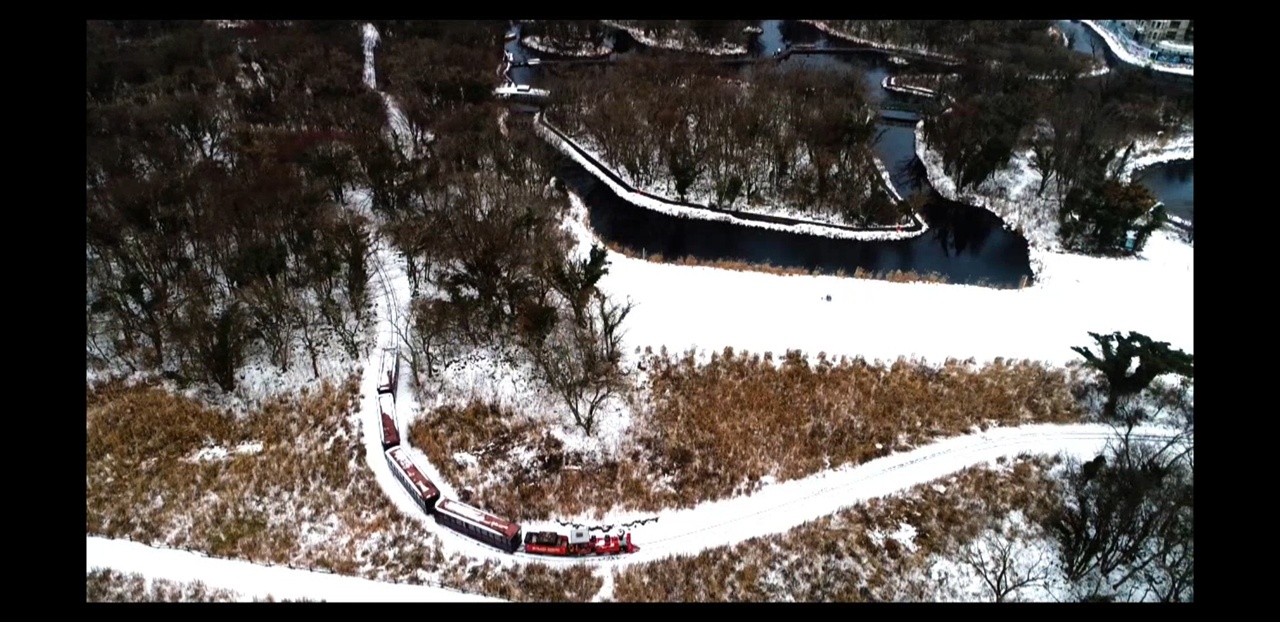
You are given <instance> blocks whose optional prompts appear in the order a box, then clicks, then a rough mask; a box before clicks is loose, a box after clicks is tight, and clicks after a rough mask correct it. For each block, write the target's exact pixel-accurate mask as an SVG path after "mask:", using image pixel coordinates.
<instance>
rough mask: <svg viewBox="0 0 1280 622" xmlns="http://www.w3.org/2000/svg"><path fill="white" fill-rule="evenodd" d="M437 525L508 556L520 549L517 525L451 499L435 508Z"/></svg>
mask: <svg viewBox="0 0 1280 622" xmlns="http://www.w3.org/2000/svg"><path fill="white" fill-rule="evenodd" d="M436 522H437V523H440V524H441V525H444V526H446V527H448V528H450V529H453V530H454V531H457V532H459V533H462V534H464V535H467V536H470V537H472V538H475V539H476V540H479V541H481V542H484V543H485V544H488V545H490V546H495V547H497V548H500V549H502V550H504V551H506V552H508V553H514V552H516V551H517V550H519V549H520V524H519V523H513V522H511V521H509V520H507V519H505V518H500V517H498V516H494V515H493V514H490V513H488V512H485V511H484V510H481V509H480V508H475V507H471V506H469V505H467V504H465V503H462V502H460V501H455V500H453V499H441V500H440V501H439V502H438V503H437V504H436Z"/></svg>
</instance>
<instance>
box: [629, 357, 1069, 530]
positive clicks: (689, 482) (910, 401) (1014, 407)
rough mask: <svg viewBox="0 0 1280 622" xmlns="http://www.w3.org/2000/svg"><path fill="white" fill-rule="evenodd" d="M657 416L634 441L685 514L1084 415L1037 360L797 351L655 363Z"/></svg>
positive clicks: (641, 425) (652, 391)
mask: <svg viewBox="0 0 1280 622" xmlns="http://www.w3.org/2000/svg"><path fill="white" fill-rule="evenodd" d="M645 368H646V369H647V370H648V371H649V399H650V401H651V407H650V408H648V409H647V410H646V412H644V414H643V415H642V418H643V420H642V421H639V422H637V424H636V426H635V430H636V433H637V435H638V436H637V438H638V442H639V443H640V444H641V445H642V446H643V447H644V448H645V455H646V457H648V458H649V460H650V464H651V467H652V468H653V469H654V470H655V471H656V472H657V475H658V477H657V478H655V479H654V480H653V481H665V482H669V485H670V488H669V490H668V491H667V493H668V495H667V496H670V497H674V500H675V501H676V502H677V503H679V504H680V505H685V506H691V505H694V504H696V503H698V502H700V501H702V500H705V499H717V498H724V497H729V496H733V495H735V494H741V493H743V492H747V491H749V490H751V489H753V488H755V487H756V486H758V485H759V482H760V480H761V479H762V478H764V477H765V476H771V477H773V478H776V479H777V480H780V481H783V480H790V479H797V478H801V477H804V476H807V475H810V474H813V473H816V472H819V471H822V470H824V469H828V468H835V467H838V466H841V465H843V464H859V463H863V462H866V461H868V460H871V459H873V458H877V457H881V456H884V455H887V454H889V453H891V452H893V451H901V450H906V449H909V448H911V447H916V446H920V445H923V444H927V443H928V442H931V441H934V440H937V439H940V438H944V437H950V436H957V435H961V434H965V433H968V432H970V431H971V430H972V429H973V428H974V427H985V426H989V425H1010V426H1012V425H1021V424H1027V423H1047V422H1054V423H1065V422H1071V421H1078V420H1080V419H1081V418H1082V417H1083V414H1084V413H1083V411H1082V409H1081V408H1080V407H1079V406H1078V404H1077V402H1076V400H1075V399H1074V398H1073V396H1072V392H1071V387H1072V386H1073V383H1074V381H1075V377H1076V373H1075V371H1074V370H1072V369H1055V368H1050V367H1047V366H1045V365H1043V364H1040V363H1035V362H1031V361H1012V362H1010V361H1004V360H1000V359H997V360H996V361H995V362H994V363H993V364H991V365H987V366H982V367H979V366H977V365H975V364H973V363H972V362H964V361H957V360H954V359H949V360H947V361H946V362H945V363H943V364H942V365H941V366H930V365H928V364H926V363H924V362H923V361H907V360H905V359H899V360H897V361H895V362H893V363H891V364H884V363H880V362H876V363H869V362H866V361H864V360H861V359H856V360H850V359H846V358H841V359H840V360H838V361H834V360H831V359H828V358H827V357H826V356H825V355H823V354H819V355H818V357H817V360H816V361H813V362H810V361H809V360H808V358H807V357H806V356H803V355H801V354H799V353H797V352H789V353H787V354H786V355H785V356H784V357H782V359H781V360H780V361H778V362H777V364H775V362H774V361H773V358H772V356H771V355H770V354H769V353H766V354H765V355H764V356H763V357H761V356H759V355H748V354H745V353H736V352H734V351H733V350H732V349H726V350H725V351H724V352H723V353H721V354H713V356H712V357H711V360H710V361H709V362H707V363H706V364H703V365H699V364H698V363H697V362H696V359H695V357H694V354H693V353H692V352H688V353H686V354H685V356H684V357H683V358H682V359H674V358H672V357H669V356H667V355H666V354H665V352H664V353H663V354H661V355H650V356H649V357H648V360H647V361H646V363H645Z"/></svg>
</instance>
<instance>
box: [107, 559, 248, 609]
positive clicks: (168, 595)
mask: <svg viewBox="0 0 1280 622" xmlns="http://www.w3.org/2000/svg"><path fill="white" fill-rule="evenodd" d="M84 583H85V602H90V603H102V602H112V603H138V602H162V603H179V602H181V603H233V602H236V601H238V600H240V598H239V595H238V594H236V593H235V592H233V591H231V590H224V589H218V588H212V589H211V588H209V587H208V586H206V585H205V584H204V582H203V581H194V582H191V583H182V582H178V581H170V580H168V579H151V580H150V581H148V580H147V578H146V577H144V576H142V575H140V574H136V573H130V574H125V573H123V572H118V571H115V570H110V569H103V568H99V569H95V570H90V571H89V572H87V573H85V577H84Z"/></svg>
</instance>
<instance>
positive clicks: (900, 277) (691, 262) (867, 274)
mask: <svg viewBox="0 0 1280 622" xmlns="http://www.w3.org/2000/svg"><path fill="white" fill-rule="evenodd" d="M605 245H606V246H608V247H609V250H612V251H614V252H615V253H621V254H623V255H626V256H628V257H632V258H635V259H644V260H646V261H653V262H657V263H665V264H672V265H679V266H702V267H705V268H719V269H721V270H733V271H735V272H764V273H766V274H776V275H779V276H816V275H821V274H826V273H825V272H822V271H819V270H809V269H806V268H797V267H793V266H775V265H772V264H770V263H767V262H766V263H750V262H746V261H729V260H723V259H722V260H709V259H698V258H695V257H689V256H685V257H666V256H664V255H662V254H661V253H653V254H649V253H643V254H642V253H639V252H636V251H635V250H633V249H631V248H629V247H626V246H622V245H620V244H617V243H615V242H606V243H605ZM834 274H835V276H839V277H845V276H852V277H853V278H855V279H876V280H881V281H890V282H893V283H946V282H947V278H946V277H945V276H943V275H942V274H939V273H937V272H929V273H927V274H921V273H918V272H915V271H903V270H890V271H889V272H871V271H869V270H863V269H862V268H858V269H857V270H855V271H854V273H853V274H852V275H850V274H849V273H848V272H846V271H845V270H843V269H841V270H837V271H836V272H835V273H834Z"/></svg>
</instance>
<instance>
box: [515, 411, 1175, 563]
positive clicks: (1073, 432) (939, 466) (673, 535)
mask: <svg viewBox="0 0 1280 622" xmlns="http://www.w3.org/2000/svg"><path fill="white" fill-rule="evenodd" d="M1134 434H1135V437H1144V438H1151V439H1166V438H1170V437H1172V436H1174V435H1176V434H1177V432H1176V431H1174V430H1171V429H1169V428H1162V427H1146V428H1141V429H1138V430H1135V432H1134ZM1115 438H1116V432H1115V430H1113V429H1112V428H1110V427H1109V426H1105V425H1100V424H1089V425H1030V426H1023V427H1017V428H993V429H991V430H988V431H986V432H982V433H977V434H971V435H966V436H961V437H956V438H950V439H946V440H943V441H940V442H937V443H933V444H930V445H926V446H924V447H920V448H917V449H914V450H911V451H907V452H901V453H895V454H892V455H889V456H886V457H884V458H879V459H876V460H872V461H870V462H867V463H865V464H861V465H857V466H853V467H844V468H840V469H834V470H831V471H826V472H823V473H819V474H816V475H813V476H810V477H807V478H804V479H800V480H794V481H790V482H784V483H780V484H772V485H769V486H765V487H764V488H763V489H761V490H759V491H757V492H756V493H754V494H752V495H749V496H741V497H737V498H734V499H727V500H724V501H715V502H709V503H703V504H701V505H699V506H697V507H694V508H691V509H686V510H676V511H669V512H663V513H661V514H660V515H659V520H658V521H657V522H656V523H650V524H647V525H644V526H641V527H636V528H634V529H632V539H633V541H634V542H635V543H636V545H638V546H639V547H640V551H639V552H638V553H634V554H632V555H628V556H626V557H625V558H618V559H615V560H609V562H608V563H611V564H614V565H619V566H621V565H629V564H635V563H643V562H646V561H652V560H655V559H661V558H663V557H668V556H671V555H693V554H697V553H698V552H700V551H702V550H705V549H708V548H713V547H717V546H727V545H732V544H735V543H738V542H741V541H743V540H747V539H750V538H757V537H761V536H768V535H773V534H780V533H783V532H786V531H787V530H790V529H792V528H795V527H798V526H800V525H802V524H804V523H807V522H809V521H812V520H815V519H818V518H821V517H823V516H827V515H830V514H833V513H835V512H837V511H839V510H840V509H842V508H845V507H849V506H852V505H855V504H858V503H861V502H864V501H868V500H870V499H874V498H877V497H883V496H887V495H891V494H894V493H897V492H901V491H904V490H907V489H909V488H911V487H912V486H916V485H918V484H924V483H928V482H930V481H933V480H936V479H939V478H942V477H945V476H947V475H949V474H951V473H955V472H957V471H960V470H962V469H965V468H968V467H970V466H974V465H978V464H982V463H984V462H993V461H995V460H996V459H997V458H1000V457H1009V458H1012V457H1015V456H1017V455H1019V454H1023V453H1028V454H1056V453H1059V452H1062V453H1064V454H1066V455H1070V456H1074V457H1077V458H1081V459H1085V460H1088V459H1090V458H1093V457H1094V456H1096V455H1097V454H1098V453H1099V452H1100V451H1101V450H1102V449H1103V448H1105V447H1106V445H1107V443H1108V442H1111V441H1112V440H1114V439H1115ZM634 518H638V516H629V515H615V516H609V517H606V518H605V520H604V521H601V522H603V523H605V524H608V523H620V522H625V521H627V520H631V519H634ZM551 526H553V525H548V527H551ZM528 528H530V529H537V527H535V526H532V525H530V526H529V527H528Z"/></svg>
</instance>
